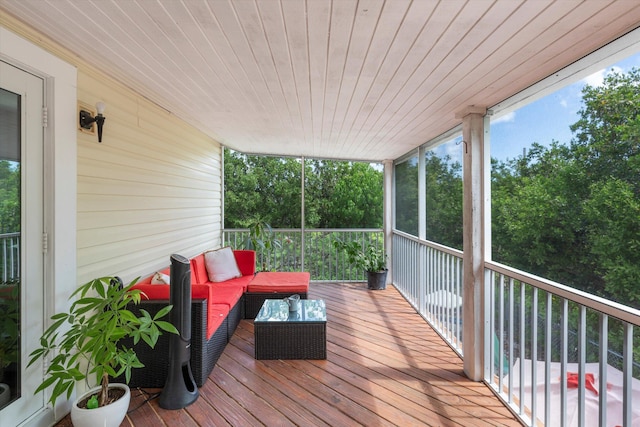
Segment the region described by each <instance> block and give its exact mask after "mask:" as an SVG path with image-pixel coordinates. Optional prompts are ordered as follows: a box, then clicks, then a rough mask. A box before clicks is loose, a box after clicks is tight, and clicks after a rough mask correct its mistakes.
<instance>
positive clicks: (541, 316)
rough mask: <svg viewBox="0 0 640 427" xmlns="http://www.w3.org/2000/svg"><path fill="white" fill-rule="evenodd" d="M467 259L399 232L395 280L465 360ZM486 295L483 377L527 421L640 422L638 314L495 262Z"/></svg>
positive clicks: (487, 276) (487, 268)
mask: <svg viewBox="0 0 640 427" xmlns="http://www.w3.org/2000/svg"><path fill="white" fill-rule="evenodd" d="M462 256H463V254H462V253H461V252H459V251H456V250H454V249H451V248H447V247H444V246H441V245H438V244H435V243H432V242H427V241H423V240H420V239H417V238H416V237H413V236H410V235H407V234H405V233H402V232H398V231H394V235H393V254H392V267H393V269H392V271H393V281H394V285H395V286H396V288H397V289H398V290H399V291H400V292H401V293H402V294H403V295H404V297H405V298H406V299H407V300H408V301H409V302H410V303H411V304H412V305H413V307H414V308H415V309H416V310H417V311H418V312H419V313H420V314H421V315H422V316H423V317H424V318H425V319H426V320H427V322H429V323H430V324H431V325H432V326H433V327H434V328H435V329H436V331H438V333H439V334H440V335H441V336H442V337H443V338H444V339H445V340H446V341H447V342H448V343H449V345H450V346H451V347H452V348H453V349H454V350H455V351H457V352H458V353H459V354H460V355H461V356H463V352H462V341H461V338H462V328H463V325H462V304H463V300H462ZM485 291H486V293H485V301H484V307H485V322H484V324H485V325H486V326H487V327H486V328H485V336H484V343H483V348H484V349H485V351H484V360H485V381H486V382H487V383H488V384H489V385H490V386H491V387H492V389H493V390H494V391H495V392H496V394H497V395H498V396H499V397H500V398H501V399H502V400H503V401H504V402H505V403H506V404H507V405H509V406H510V407H511V408H512V410H513V411H514V413H516V414H517V415H518V416H519V417H520V419H521V420H522V421H523V422H524V423H525V424H526V425H529V426H534V425H535V426H542V425H544V426H574V425H576V426H618V425H619V426H623V425H624V426H635V425H640V381H639V378H640V363H639V359H640V332H639V331H640V328H637V327H635V326H640V311H638V310H635V309H632V308H630V307H627V306H624V305H622V304H618V303H615V302H612V301H609V300H606V299H603V298H599V297H596V296H594V295H590V294H587V293H585V292H581V291H579V290H576V289H573V288H569V287H567V286H563V285H562V284H559V283H555V282H552V281H549V280H546V279H542V278H539V277H536V276H533V275H530V274H527V273H524V272H521V271H518V270H515V269H513V268H510V267H507V266H504V265H500V264H498V263H493V262H487V263H486V264H485ZM634 342H635V345H634ZM532 378H535V381H532V380H531V379H532ZM521 379H522V380H521ZM534 420H535V421H534Z"/></svg>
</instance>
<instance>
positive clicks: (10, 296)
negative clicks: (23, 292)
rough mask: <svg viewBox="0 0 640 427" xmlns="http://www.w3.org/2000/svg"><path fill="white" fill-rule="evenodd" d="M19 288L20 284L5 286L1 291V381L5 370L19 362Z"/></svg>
mask: <svg viewBox="0 0 640 427" xmlns="http://www.w3.org/2000/svg"><path fill="white" fill-rule="evenodd" d="M18 289H19V284H12V285H9V286H6V287H4V288H3V291H4V292H1V293H0V295H1V296H0V313H3V314H2V316H0V382H3V377H4V370H5V368H7V367H8V366H9V365H10V364H11V363H14V362H17V361H18V357H19V354H20V353H19V347H18V338H19V337H18V296H19V295H18Z"/></svg>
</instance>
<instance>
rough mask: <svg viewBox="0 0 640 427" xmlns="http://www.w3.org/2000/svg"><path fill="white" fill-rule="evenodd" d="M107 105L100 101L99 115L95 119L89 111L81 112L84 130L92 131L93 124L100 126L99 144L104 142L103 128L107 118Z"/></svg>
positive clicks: (81, 123) (97, 108) (81, 122)
mask: <svg viewBox="0 0 640 427" xmlns="http://www.w3.org/2000/svg"><path fill="white" fill-rule="evenodd" d="M105 108H106V105H105V104H104V102H102V101H100V102H97V103H96V111H97V114H96V116H95V117H93V116H92V115H91V113H90V112H89V111H87V110H82V109H81V110H80V127H81V128H83V129H91V127H92V126H93V122H95V123H96V125H97V126H98V142H102V126H103V125H104V120H105V117H104V116H103V113H104V110H105Z"/></svg>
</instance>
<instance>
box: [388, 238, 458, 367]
mask: <svg viewBox="0 0 640 427" xmlns="http://www.w3.org/2000/svg"><path fill="white" fill-rule="evenodd" d="M392 267H393V268H392V271H393V283H394V285H395V287H396V288H397V289H398V290H399V291H400V293H401V294H402V295H403V296H404V297H405V298H406V299H407V301H409V303H410V304H411V305H412V306H413V307H414V308H415V309H416V311H417V312H418V313H420V315H422V317H424V318H425V320H426V321H427V322H428V323H429V324H431V325H432V326H433V327H434V328H435V330H436V331H437V332H438V333H439V334H440V335H441V336H442V338H444V339H445V340H446V341H447V342H448V343H449V345H450V346H451V347H452V348H453V349H454V350H455V351H456V352H457V353H459V354H460V355H461V356H462V328H463V325H462V252H461V251H458V250H455V249H452V248H448V247H446V246H442V245H439V244H437V243H433V242H428V241H424V240H420V239H418V238H416V237H414V236H411V235H409V234H405V233H402V232H400V231H394V234H393V256H392Z"/></svg>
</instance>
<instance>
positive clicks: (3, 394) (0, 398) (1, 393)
mask: <svg viewBox="0 0 640 427" xmlns="http://www.w3.org/2000/svg"><path fill="white" fill-rule="evenodd" d="M10 398H11V389H10V388H9V386H8V385H7V384H5V383H0V409H2V407H3V406H4V405H6V404H7V403H9V399H10Z"/></svg>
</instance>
